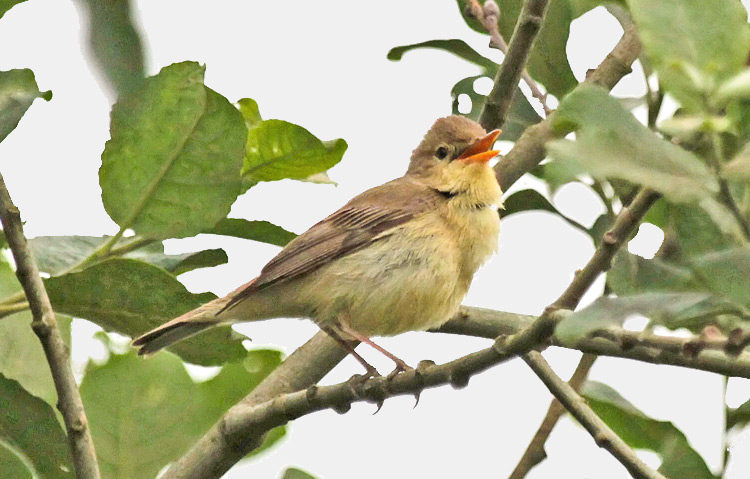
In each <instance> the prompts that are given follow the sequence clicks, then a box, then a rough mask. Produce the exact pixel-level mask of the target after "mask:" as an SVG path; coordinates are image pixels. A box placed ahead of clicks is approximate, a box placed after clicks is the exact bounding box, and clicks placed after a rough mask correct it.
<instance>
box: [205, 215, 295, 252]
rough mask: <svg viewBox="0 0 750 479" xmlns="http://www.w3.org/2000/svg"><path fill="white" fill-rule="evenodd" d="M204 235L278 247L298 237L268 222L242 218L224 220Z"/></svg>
mask: <svg viewBox="0 0 750 479" xmlns="http://www.w3.org/2000/svg"><path fill="white" fill-rule="evenodd" d="M204 233H208V234H214V235H223V236H234V237H236V238H243V239H248V240H253V241H260V242H262V243H268V244H274V245H276V246H285V245H286V244H287V243H288V242H290V241H292V240H293V239H294V238H296V237H297V235H296V234H294V233H292V232H290V231H287V230H285V229H284V228H282V227H281V226H276V225H275V224H273V223H269V222H268V221H248V220H245V219H241V218H224V219H223V220H221V221H219V222H218V223H216V225H215V226H214V227H213V228H211V229H208V230H206V231H204Z"/></svg>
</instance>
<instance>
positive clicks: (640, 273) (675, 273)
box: [607, 249, 702, 296]
mask: <svg viewBox="0 0 750 479" xmlns="http://www.w3.org/2000/svg"><path fill="white" fill-rule="evenodd" d="M607 284H609V286H610V287H611V288H612V291H613V292H614V293H616V294H617V295H618V296H625V295H630V294H637V293H645V292H648V291H696V290H700V289H702V288H701V287H700V285H699V284H698V283H697V282H696V278H695V277H694V276H693V273H692V271H690V270H689V269H688V268H685V267H681V266H678V265H675V264H671V263H667V262H665V261H662V260H660V259H659V258H652V259H645V258H643V257H641V256H638V255H635V254H631V253H628V252H627V251H626V250H624V249H623V250H620V251H619V252H618V253H617V255H616V256H615V258H614V261H613V262H612V267H611V268H610V270H609V271H608V272H607Z"/></svg>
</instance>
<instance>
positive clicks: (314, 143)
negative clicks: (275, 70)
mask: <svg viewBox="0 0 750 479" xmlns="http://www.w3.org/2000/svg"><path fill="white" fill-rule="evenodd" d="M346 148H347V144H346V142H345V141H344V140H342V139H338V140H333V141H320V140H319V139H317V138H316V137H315V136H314V135H313V134H312V133H310V132H309V131H307V130H305V129H304V128H302V127H301V126H297V125H295V124H292V123H288V122H286V121H282V120H265V121H263V122H261V123H259V124H258V125H257V126H256V127H254V128H252V129H250V132H249V134H248V137H247V155H246V157H245V163H244V166H243V167H242V176H243V180H244V181H245V182H246V184H248V183H250V184H254V183H257V182H259V181H276V180H283V179H285V178H291V179H296V180H302V179H305V178H307V177H309V176H310V175H314V174H315V173H320V172H322V171H326V170H328V169H329V168H331V167H332V166H334V165H335V164H336V163H338V162H339V161H341V157H342V156H343V155H344V152H345V151H346Z"/></svg>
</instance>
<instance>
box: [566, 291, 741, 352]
mask: <svg viewBox="0 0 750 479" xmlns="http://www.w3.org/2000/svg"><path fill="white" fill-rule="evenodd" d="M726 310H727V305H726V303H724V302H721V301H717V300H715V299H714V298H713V297H712V296H711V295H710V294H709V293H704V292H685V293H643V294H636V295H632V296H620V297H617V298H613V297H602V298H599V299H597V300H596V301H594V302H593V303H591V305H589V306H587V307H585V308H583V309H581V310H579V311H576V312H575V313H573V314H571V315H570V316H568V317H567V318H565V319H563V320H562V321H561V322H560V324H559V325H558V326H557V328H556V329H555V336H556V337H557V338H558V339H559V340H560V342H562V343H563V344H566V345H570V346H575V345H576V344H578V341H580V340H582V339H585V338H588V337H589V336H590V335H591V334H592V333H594V332H595V331H599V330H604V329H607V328H609V327H613V326H618V327H619V326H621V325H622V323H623V322H624V321H625V320H626V319H627V318H628V317H630V316H633V315H636V314H641V315H643V316H646V317H648V318H649V319H651V320H652V321H654V322H656V323H662V324H665V325H667V326H674V325H675V324H680V325H684V324H686V323H689V322H690V320H692V319H695V318H703V317H705V316H706V315H708V314H710V313H711V312H712V311H716V312H725V311H726Z"/></svg>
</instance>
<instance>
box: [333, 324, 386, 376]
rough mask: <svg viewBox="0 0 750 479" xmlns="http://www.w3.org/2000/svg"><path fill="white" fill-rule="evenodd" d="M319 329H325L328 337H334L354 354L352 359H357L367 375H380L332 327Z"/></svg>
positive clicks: (347, 350)
mask: <svg viewBox="0 0 750 479" xmlns="http://www.w3.org/2000/svg"><path fill="white" fill-rule="evenodd" d="M321 329H322V330H323V331H325V332H326V333H327V334H328V335H329V336H330V337H332V338H333V339H335V340H336V342H338V343H339V344H340V345H341V346H343V347H344V349H346V352H348V353H349V354H351V355H352V356H354V359H356V360H357V361H359V364H361V365H362V366H364V368H365V369H366V370H367V375H368V376H380V373H378V370H377V369H375V367H374V366H373V365H371V364H370V363H368V362H367V361H365V358H363V357H362V356H360V355H359V353H357V351H355V350H354V348H353V347H352V345H351V344H350V343H349V342H348V341H347V340H345V339H344V338H342V337H341V336H339V335H338V333H336V331H334V329H333V328H321Z"/></svg>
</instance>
